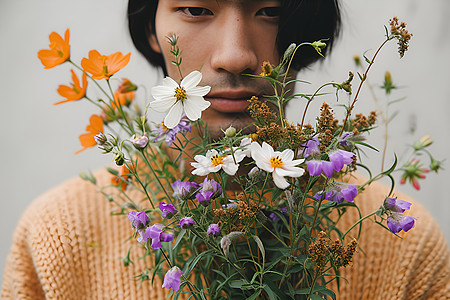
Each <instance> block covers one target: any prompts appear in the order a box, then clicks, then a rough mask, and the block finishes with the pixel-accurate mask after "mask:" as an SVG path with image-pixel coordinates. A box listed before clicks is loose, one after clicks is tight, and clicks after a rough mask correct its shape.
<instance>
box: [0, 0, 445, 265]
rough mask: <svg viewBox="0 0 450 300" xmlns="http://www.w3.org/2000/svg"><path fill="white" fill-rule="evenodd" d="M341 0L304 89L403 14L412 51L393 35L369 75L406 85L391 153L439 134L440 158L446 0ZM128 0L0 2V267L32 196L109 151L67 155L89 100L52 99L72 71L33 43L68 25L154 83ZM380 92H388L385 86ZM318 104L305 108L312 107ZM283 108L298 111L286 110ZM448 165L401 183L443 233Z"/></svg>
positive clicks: (96, 164)
mask: <svg viewBox="0 0 450 300" xmlns="http://www.w3.org/2000/svg"><path fill="white" fill-rule="evenodd" d="M343 6H344V14H345V19H346V21H345V23H344V29H345V30H344V33H343V38H342V40H341V42H340V43H339V44H338V45H337V47H336V51H335V52H334V53H333V55H331V56H330V57H328V58H327V59H326V61H325V63H324V64H322V65H321V66H315V67H314V71H312V70H311V71H307V72H305V73H303V74H301V75H300V76H299V78H300V79H304V80H308V81H310V82H312V83H313V84H312V85H311V86H309V87H308V86H304V85H303V86H302V88H305V89H307V90H311V89H312V87H317V86H318V84H320V83H323V82H324V81H329V80H336V81H338V82H339V81H342V80H344V79H346V76H347V73H348V71H350V70H354V69H355V68H354V65H353V61H352V57H353V55H354V54H362V53H363V52H365V51H366V50H369V52H368V55H370V54H371V53H373V50H374V49H376V47H377V46H378V45H379V44H380V42H381V41H382V39H383V33H384V29H383V25H384V24H387V20H388V19H389V18H391V17H392V16H394V15H397V16H398V17H400V18H401V19H402V20H405V21H407V22H408V27H409V29H410V32H413V33H414V37H413V39H412V41H411V47H410V51H409V52H408V53H406V55H405V57H404V58H403V59H401V60H399V59H398V55H397V54H396V51H395V48H396V46H395V43H392V45H390V46H388V47H387V48H386V49H385V51H384V52H383V54H382V55H381V56H380V57H379V59H378V62H377V63H376V65H375V66H374V69H373V73H372V74H371V77H370V82H371V83H372V84H373V85H374V86H379V85H380V84H381V82H382V80H383V74H384V72H385V71H386V70H390V71H391V73H392V76H393V79H394V81H395V82H397V84H398V85H401V86H402V87H403V88H402V89H400V90H398V91H396V92H395V94H394V95H393V96H392V97H402V96H407V100H405V101H404V102H402V103H401V104H399V105H397V106H394V107H393V109H392V111H394V110H399V111H400V112H401V113H400V114H399V116H398V117H397V118H396V119H395V120H394V121H393V122H392V123H391V125H390V126H391V130H390V140H389V148H388V151H389V152H388V153H393V152H396V153H397V154H399V155H401V154H402V153H403V151H404V149H405V146H406V145H407V144H410V143H412V141H413V140H414V139H417V138H419V137H421V136H422V135H424V134H431V135H432V136H433V139H434V140H435V144H433V146H432V150H433V151H434V153H435V154H436V156H437V157H438V158H439V157H440V158H444V157H448V153H449V151H448V150H447V149H448V147H449V146H450V145H449V133H448V130H447V127H448V125H447V124H446V122H448V121H449V120H450V118H449V116H448V114H449V113H450V101H449V100H450V99H449V96H448V88H447V87H448V81H449V79H450V78H449V75H448V70H449V69H450V63H449V59H448V53H450V51H449V50H450V44H449V43H450V42H449V40H450V34H449V30H448V29H449V24H448V20H447V18H448V16H449V15H450V2H449V1H447V0H432V1H419V0H401V1H400V0H398V1H392V0H378V1H368V0H344V5H343ZM125 8H126V1H124V0H122V1H120V0H114V1H113V0H96V1H88V0H77V1H69V0H45V1H30V0H18V1H12V0H10V1H1V2H0V38H1V47H0V66H2V70H1V72H0V86H1V89H0V90H1V97H2V100H1V101H2V104H3V107H2V112H3V113H2V116H1V118H0V122H1V125H0V128H1V131H0V140H1V148H0V158H1V160H2V172H1V174H0V176H1V178H0V187H1V190H2V191H3V197H2V200H1V201H2V207H3V208H2V209H1V210H0V237H1V239H2V243H1V245H0V270H3V268H4V262H5V259H6V255H7V253H8V249H9V247H10V245H11V237H12V232H13V230H14V228H15V225H16V223H17V221H18V219H19V217H20V214H21V213H22V211H23V210H24V209H25V208H26V207H27V205H28V204H29V203H30V202H31V201H32V200H33V198H35V197H36V196H37V195H39V194H41V193H42V192H44V191H45V190H47V189H49V188H50V187H52V186H54V185H56V184H59V183H61V182H63V181H65V180H67V179H69V178H71V177H74V176H77V174H78V173H79V172H81V171H86V170H89V169H91V170H95V169H98V168H101V167H103V166H105V165H108V164H110V163H111V161H110V157H108V156H102V155H101V154H100V153H99V152H98V151H96V150H94V149H91V150H88V151H85V152H84V153H82V154H79V155H74V154H73V153H74V152H75V151H76V150H78V149H79V148H80V146H79V144H78V138H77V137H78V135H79V134H80V133H81V132H83V131H84V127H85V126H86V120H88V117H89V116H90V114H91V112H92V111H93V107H92V106H91V105H89V104H88V103H78V104H66V105H61V106H53V105H52V103H54V102H56V101H58V100H60V96H59V95H58V94H57V92H56V88H57V85H58V84H66V83H67V80H68V78H69V71H68V67H67V66H65V67H61V68H55V69H51V70H44V69H43V67H42V65H41V64H40V62H39V60H38V59H37V56H36V53H37V51H38V50H39V49H43V48H46V47H47V45H48V34H49V33H50V32H51V31H57V32H58V33H61V34H63V32H64V31H65V29H66V28H67V27H70V30H71V41H70V43H71V45H72V57H73V58H74V59H76V60H81V58H82V57H84V56H87V52H88V51H89V50H90V49H97V50H99V51H100V52H101V53H112V52H113V51H122V52H123V53H127V52H130V51H131V52H132V59H131V62H130V64H129V66H128V67H127V68H126V69H124V70H122V71H121V72H120V76H124V77H125V76H128V77H129V78H132V79H134V81H136V82H139V83H141V84H142V85H145V86H146V87H147V89H149V88H150V87H151V86H153V85H154V84H155V83H157V82H158V79H159V76H160V75H159V74H157V73H156V72H154V71H153V70H151V68H150V67H148V66H147V64H146V62H145V61H144V60H143V59H142V58H141V57H140V56H139V55H138V54H137V53H136V51H135V50H134V49H133V46H132V44H131V42H130V41H129V38H128V33H127V30H126V19H125ZM380 98H381V99H384V98H383V97H382V94H380ZM330 99H331V98H330ZM360 99H361V100H360V102H359V103H358V107H357V109H358V110H360V111H362V112H365V113H368V112H369V111H370V110H372V109H374V108H375V105H374V103H373V100H371V98H370V95H369V94H368V93H364V94H363V95H362V97H361V98H360ZM330 101H331V100H330ZM340 101H343V103H346V101H348V99H347V98H346V97H345V96H344V95H342V97H341V98H340ZM331 102H332V101H331ZM332 103H333V102H332ZM296 105H301V104H296ZM316 107H317V106H316ZM314 109H316V108H313V109H312V110H311V111H310V115H312V114H314ZM337 111H338V110H337ZM289 116H290V117H291V118H292V119H294V120H295V119H298V115H296V114H295V113H292V110H290V113H289ZM412 122H413V123H415V124H416V126H417V129H416V132H415V133H414V134H410V133H409V132H410V131H409V128H410V126H411V124H412ZM370 138H371V140H372V141H373V144H375V145H376V146H377V147H379V148H381V147H382V139H383V136H382V131H381V130H380V132H379V133H374V134H372V135H371V137H370ZM371 155H373V153H372V154H371ZM389 157H390V158H391V157H392V155H391V156H389ZM379 160H380V157H379V156H376V155H373V158H372V159H370V160H369V159H367V163H368V164H369V165H371V166H372V167H373V168H374V169H375V170H376V169H378V168H379V164H380V162H379ZM388 162H389V161H388ZM448 163H449V162H448V161H447V164H448ZM448 169H450V167H447V170H442V171H441V172H440V174H439V176H436V175H429V180H427V181H424V182H423V183H422V189H421V191H420V192H415V191H414V190H413V189H411V188H409V187H406V186H399V187H398V188H399V189H400V190H403V191H406V192H407V193H409V194H411V195H412V196H414V197H416V198H418V199H420V201H421V202H422V203H423V204H424V205H425V206H426V207H427V209H428V210H429V211H430V212H431V213H432V215H433V216H434V217H435V218H436V220H437V222H438V223H439V224H440V225H441V228H442V230H443V231H444V233H445V235H446V237H447V240H449V239H450V218H448V216H447V215H448V214H449V212H450V201H449V200H450V199H449V198H450V197H449V196H448V195H449V194H448V192H447V190H446V188H447V186H446V184H448V180H449V179H450V178H449V174H450V173H449V171H448ZM380 201H381V200H380ZM418 222H420V220H418Z"/></svg>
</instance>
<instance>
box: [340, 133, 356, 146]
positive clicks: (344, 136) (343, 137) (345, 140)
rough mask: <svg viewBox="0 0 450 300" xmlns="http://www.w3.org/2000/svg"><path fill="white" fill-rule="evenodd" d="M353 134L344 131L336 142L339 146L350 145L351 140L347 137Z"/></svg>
mask: <svg viewBox="0 0 450 300" xmlns="http://www.w3.org/2000/svg"><path fill="white" fill-rule="evenodd" d="M352 136H353V132H344V133H343V134H342V135H341V136H340V137H339V139H338V143H339V145H341V146H351V145H352V142H350V141H349V140H348V139H349V138H351V137H352Z"/></svg>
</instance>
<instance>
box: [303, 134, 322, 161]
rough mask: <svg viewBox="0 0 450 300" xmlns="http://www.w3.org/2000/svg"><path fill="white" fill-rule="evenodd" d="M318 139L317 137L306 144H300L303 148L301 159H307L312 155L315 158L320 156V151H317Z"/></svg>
mask: <svg viewBox="0 0 450 300" xmlns="http://www.w3.org/2000/svg"><path fill="white" fill-rule="evenodd" d="M319 145H320V142H319V139H318V138H317V137H315V138H312V139H310V140H309V141H307V142H306V143H304V144H302V146H303V147H304V151H305V152H304V154H303V157H304V158H307V157H308V156H310V155H312V156H317V155H319V154H320V150H319Z"/></svg>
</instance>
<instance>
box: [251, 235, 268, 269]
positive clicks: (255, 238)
mask: <svg viewBox="0 0 450 300" xmlns="http://www.w3.org/2000/svg"><path fill="white" fill-rule="evenodd" d="M252 237H253V239H254V240H255V242H256V244H257V245H258V248H259V250H260V251H261V254H262V257H263V265H264V261H265V260H266V250H264V245H263V243H262V242H261V240H260V239H259V237H258V236H256V235H254V236H252Z"/></svg>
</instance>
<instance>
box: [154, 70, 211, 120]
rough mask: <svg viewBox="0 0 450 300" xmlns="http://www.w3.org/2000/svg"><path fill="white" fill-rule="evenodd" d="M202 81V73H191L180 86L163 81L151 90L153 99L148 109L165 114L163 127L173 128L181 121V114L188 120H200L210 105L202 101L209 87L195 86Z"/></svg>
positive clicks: (167, 78)
mask: <svg viewBox="0 0 450 300" xmlns="http://www.w3.org/2000/svg"><path fill="white" fill-rule="evenodd" d="M201 80H202V73H200V72H199V71H192V72H191V73H189V75H187V76H186V77H185V78H184V79H183V80H181V84H179V85H178V83H177V82H176V81H175V80H173V79H172V78H170V77H166V78H164V79H163V82H162V85H158V86H155V87H153V88H152V96H153V98H155V100H154V101H152V102H151V103H150V107H151V108H153V109H154V110H156V111H158V112H167V111H169V112H168V113H167V115H166V117H165V118H164V125H165V126H166V127H167V128H170V129H172V128H174V127H175V126H176V125H177V124H178V123H179V122H180V120H181V117H182V115H183V113H185V114H186V116H187V117H188V119H189V120H191V121H195V120H198V119H200V117H201V116H202V111H204V110H205V109H207V108H208V107H209V106H210V105H211V103H210V102H209V101H206V100H205V99H203V96H205V95H206V94H208V93H209V91H210V90H211V87H210V86H197V85H198V84H199V83H200V81H201Z"/></svg>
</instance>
